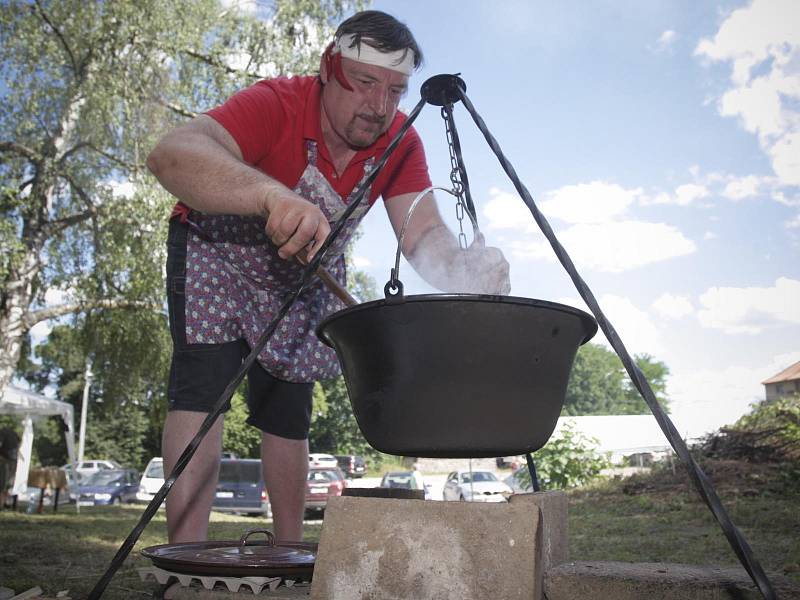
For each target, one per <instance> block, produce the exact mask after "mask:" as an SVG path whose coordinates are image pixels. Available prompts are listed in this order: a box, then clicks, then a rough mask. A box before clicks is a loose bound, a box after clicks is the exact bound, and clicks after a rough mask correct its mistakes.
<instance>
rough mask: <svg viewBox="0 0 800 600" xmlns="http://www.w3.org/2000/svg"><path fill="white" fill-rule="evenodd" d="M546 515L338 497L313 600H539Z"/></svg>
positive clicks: (520, 506)
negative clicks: (540, 539)
mask: <svg viewBox="0 0 800 600" xmlns="http://www.w3.org/2000/svg"><path fill="white" fill-rule="evenodd" d="M539 519H540V516H539V512H538V511H531V510H530V506H529V505H528V504H526V503H524V502H522V503H519V502H518V503H514V504H511V503H500V504H481V503H471V502H420V501H418V500H395V499H384V498H359V497H347V496H342V497H340V498H331V499H330V500H329V501H328V506H327V509H326V511H325V521H324V523H323V526H322V533H321V535H320V541H319V552H318V554H317V561H316V565H315V566H314V579H313V582H312V584H311V599H312V600H364V599H366V598H369V600H412V599H413V600H420V599H427V598H437V599H448V598H453V599H454V600H456V599H457V600H487V599H494V598H497V599H502V600H514V599H520V600H522V599H524V600H538V599H539V598H540V595H541V582H542V571H541V566H540V564H539V562H538V546H537V543H536V540H537V536H538V531H539Z"/></svg>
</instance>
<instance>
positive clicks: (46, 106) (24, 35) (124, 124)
mask: <svg viewBox="0 0 800 600" xmlns="http://www.w3.org/2000/svg"><path fill="white" fill-rule="evenodd" d="M348 8H349V7H348V2H346V0H316V1H312V0H274V1H273V2H268V3H240V5H236V4H232V3H231V2H230V1H228V2H224V3H220V2H217V1H214V0H176V1H173V2H157V1H155V0H137V1H133V0H115V1H114V2H106V1H101V0H60V1H46V0H34V1H33V2H31V1H23V0H16V1H14V0H12V1H5V2H3V5H2V10H1V11H0V71H2V78H3V80H2V81H3V83H2V84H0V394H2V391H3V389H4V388H5V386H6V384H7V383H8V382H9V381H10V379H11V378H12V376H13V374H14V371H15V368H16V366H17V364H18V362H19V359H20V356H21V351H22V348H23V345H24V342H25V339H26V336H27V335H28V334H29V332H30V330H31V328H32V327H33V326H34V325H36V324H37V323H40V322H42V321H46V320H50V319H56V318H58V317H63V316H65V315H70V314H82V313H85V312H86V311H109V310H118V309H124V310H138V311H150V312H152V311H157V312H164V308H163V306H164V300H163V285H162V280H163V275H162V266H161V265H162V264H163V253H164V250H163V241H164V239H165V231H164V230H165V224H166V218H167V216H168V214H169V207H170V206H171V203H172V201H173V200H172V199H171V198H169V197H168V196H167V194H166V193H164V192H163V191H161V190H160V188H159V187H158V186H157V185H156V184H155V182H154V180H153V179H152V178H151V177H149V176H148V174H147V173H146V171H145V169H144V167H143V163H144V159H145V157H146V155H147V153H148V151H149V149H150V148H151V147H152V146H153V145H154V143H155V140H156V139H157V138H158V137H159V136H160V135H162V134H163V133H164V132H165V131H166V130H167V129H168V128H171V127H173V126H174V125H175V124H176V123H178V122H179V121H181V120H183V119H186V118H189V117H191V116H193V115H195V114H197V113H198V112H202V111H204V110H207V109H208V108H210V107H211V106H213V105H216V104H218V103H219V102H221V101H222V100H223V99H224V98H226V97H228V96H229V95H231V94H232V93H233V92H234V91H235V90H237V89H239V88H241V87H243V86H245V85H248V84H249V83H252V82H254V81H255V80H257V79H259V78H262V77H265V76H276V75H283V74H295V73H307V72H312V71H313V70H315V69H316V68H317V65H318V60H319V54H320V52H321V50H322V48H323V46H324V44H325V42H326V41H327V40H328V39H329V38H330V36H331V34H332V32H333V28H334V26H335V24H336V23H338V21H339V20H340V19H341V17H342V14H343V13H344V11H345V10H347V9H348ZM88 350H89V349H87V351H88Z"/></svg>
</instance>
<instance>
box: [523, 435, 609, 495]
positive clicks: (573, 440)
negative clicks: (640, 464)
mask: <svg viewBox="0 0 800 600" xmlns="http://www.w3.org/2000/svg"><path fill="white" fill-rule="evenodd" d="M596 448H597V440H596V439H594V438H589V437H587V436H585V435H584V434H582V433H580V432H578V431H575V430H574V428H573V426H572V425H571V424H569V423H567V424H565V425H564V427H563V428H562V429H561V431H560V434H559V435H558V436H557V437H553V438H551V439H550V441H549V442H547V444H545V445H544V447H543V448H542V449H541V450H539V451H537V452H536V453H535V454H534V457H533V458H534V462H535V463H536V472H537V475H538V477H539V482H540V483H541V485H542V488H550V489H564V488H569V487H578V486H581V485H585V484H587V483H589V482H590V481H592V480H594V479H597V478H599V477H600V473H601V471H602V470H603V469H607V468H609V467H610V466H611V461H610V460H609V458H608V455H607V454H601V453H599V452H597V450H596ZM516 477H517V478H518V480H519V481H520V483H521V484H522V485H523V486H524V487H530V486H531V483H530V481H531V479H530V473H528V471H527V469H525V468H523V469H520V470H519V471H518V472H517V475H516Z"/></svg>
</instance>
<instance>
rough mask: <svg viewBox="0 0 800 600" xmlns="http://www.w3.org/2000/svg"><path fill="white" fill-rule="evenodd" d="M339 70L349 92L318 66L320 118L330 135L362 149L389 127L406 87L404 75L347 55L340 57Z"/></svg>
mask: <svg viewBox="0 0 800 600" xmlns="http://www.w3.org/2000/svg"><path fill="white" fill-rule="evenodd" d="M342 71H344V75H345V77H346V78H347V81H348V82H349V83H350V85H351V86H352V88H353V91H350V90H346V89H345V88H343V87H342V86H341V85H340V84H339V82H338V81H337V79H336V78H335V77H334V76H333V74H332V73H327V72H326V71H325V68H324V67H323V69H322V74H323V81H324V82H325V87H324V88H323V91H322V110H323V121H324V120H325V119H327V121H328V123H329V124H330V128H331V129H332V130H333V134H334V135H336V136H337V137H339V138H340V139H341V140H343V141H345V142H346V143H347V144H348V145H349V146H352V147H355V148H366V147H367V146H370V145H371V144H373V143H374V142H375V140H376V139H378V137H379V136H380V135H381V134H382V133H384V132H385V131H386V130H387V129H389V125H391V123H392V120H393V119H394V116H395V113H396V112H397V105H398V104H399V103H400V99H401V98H402V97H403V95H404V94H405V93H406V91H407V90H408V76H407V75H404V74H403V73H400V72H398V71H393V70H391V69H386V68H384V67H378V66H375V65H367V64H364V63H360V62H358V61H355V60H350V59H349V58H343V59H342Z"/></svg>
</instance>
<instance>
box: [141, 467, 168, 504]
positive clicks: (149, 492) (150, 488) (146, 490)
mask: <svg viewBox="0 0 800 600" xmlns="http://www.w3.org/2000/svg"><path fill="white" fill-rule="evenodd" d="M162 485H164V459H163V458H161V457H160V456H156V457H155V458H151V459H150V462H149V463H147V467H146V468H145V470H144V473H142V478H141V479H140V480H139V491H138V492H136V501H137V502H150V501H151V500H152V499H153V497H154V496H155V495H156V492H158V490H160V489H161V486H162Z"/></svg>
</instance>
